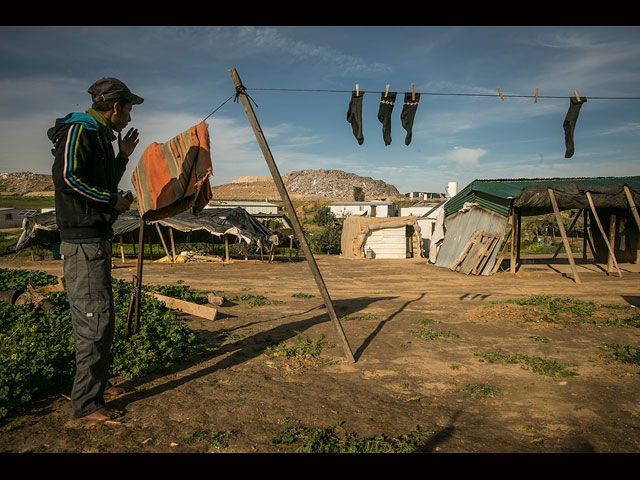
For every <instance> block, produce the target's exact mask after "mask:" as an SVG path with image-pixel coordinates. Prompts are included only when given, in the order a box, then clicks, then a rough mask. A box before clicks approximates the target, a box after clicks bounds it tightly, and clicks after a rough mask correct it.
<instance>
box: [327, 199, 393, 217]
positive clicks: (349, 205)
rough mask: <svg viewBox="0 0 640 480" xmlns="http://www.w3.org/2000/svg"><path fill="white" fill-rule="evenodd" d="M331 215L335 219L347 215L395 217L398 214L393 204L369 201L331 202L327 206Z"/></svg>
mask: <svg viewBox="0 0 640 480" xmlns="http://www.w3.org/2000/svg"><path fill="white" fill-rule="evenodd" d="M327 207H329V210H330V211H331V213H333V214H334V215H335V216H336V218H344V217H347V216H349V215H358V216H368V217H395V216H396V215H397V214H398V212H397V209H396V204H395V203H393V202H383V201H380V200H371V201H368V202H331V203H328V204H327Z"/></svg>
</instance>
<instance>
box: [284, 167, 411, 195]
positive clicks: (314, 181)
mask: <svg viewBox="0 0 640 480" xmlns="http://www.w3.org/2000/svg"><path fill="white" fill-rule="evenodd" d="M282 180H283V181H284V183H285V185H286V186H287V189H288V190H291V191H292V192H296V193H304V194H307V195H318V196H321V197H326V198H351V199H352V198H353V187H360V188H362V191H363V192H364V195H365V198H368V199H373V198H376V199H377V198H389V197H400V196H402V195H401V194H400V192H399V191H398V189H397V188H396V187H394V186H393V185H390V184H388V183H386V182H384V181H382V180H374V179H373V178H371V177H361V176H360V175H356V174H355V173H347V172H343V171H342V170H322V169H321V170H298V171H295V172H291V173H287V174H285V175H283V176H282Z"/></svg>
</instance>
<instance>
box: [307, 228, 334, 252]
mask: <svg viewBox="0 0 640 480" xmlns="http://www.w3.org/2000/svg"><path fill="white" fill-rule="evenodd" d="M341 239H342V225H341V224H340V223H334V224H331V225H327V226H326V227H324V228H323V229H322V230H318V231H315V232H311V233H310V234H309V239H308V241H309V245H310V247H311V250H312V252H313V253H320V254H322V253H326V254H340V253H341V252H342V244H341Z"/></svg>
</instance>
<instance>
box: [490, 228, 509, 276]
mask: <svg viewBox="0 0 640 480" xmlns="http://www.w3.org/2000/svg"><path fill="white" fill-rule="evenodd" d="M512 231H513V230H509V232H508V233H507V236H506V237H505V239H504V243H503V244H502V245H501V246H500V253H499V254H498V258H497V260H496V263H495V264H494V265H493V268H492V269H491V275H493V274H494V273H496V272H497V271H498V269H499V268H500V265H501V264H502V260H503V259H504V254H505V253H506V252H507V245H508V242H509V237H511V233H512Z"/></svg>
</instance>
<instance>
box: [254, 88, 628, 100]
mask: <svg viewBox="0 0 640 480" xmlns="http://www.w3.org/2000/svg"><path fill="white" fill-rule="evenodd" d="M246 90H261V91H278V92H319V93H351V92H352V91H353V90H327V89H304V88H248V87H247V88H246ZM360 92H361V93H365V92H368V93H385V92H384V91H373V90H364V89H360ZM415 93H420V94H421V95H433V96H452V97H456V96H457V97H500V95H499V94H496V93H435V92H417V91H416V92H415ZM583 95H584V94H582V93H581V95H580V96H583ZM502 96H503V97H505V98H536V95H507V94H502ZM570 96H571V95H562V96H556V95H538V96H537V98H563V99H564V98H567V97H570ZM584 96H585V97H588V98H589V100H640V97H601V96H600V97H593V96H589V95H584Z"/></svg>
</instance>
